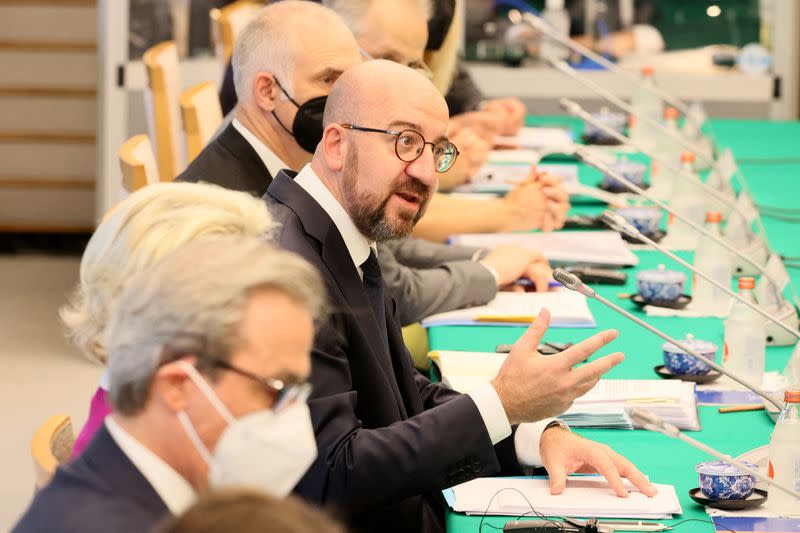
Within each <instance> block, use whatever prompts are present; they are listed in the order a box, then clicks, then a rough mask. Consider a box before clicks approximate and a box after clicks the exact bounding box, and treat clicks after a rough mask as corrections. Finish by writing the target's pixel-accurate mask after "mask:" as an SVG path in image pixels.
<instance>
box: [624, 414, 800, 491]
mask: <svg viewBox="0 0 800 533" xmlns="http://www.w3.org/2000/svg"><path fill="white" fill-rule="evenodd" d="M628 415H629V416H630V417H631V420H633V421H634V422H636V423H637V424H638V425H640V426H642V427H643V428H644V429H646V430H649V431H655V432H657V433H663V434H664V435H666V436H667V437H671V438H673V439H678V440H682V441H683V442H685V443H687V444H689V445H690V446H693V447H695V448H697V449H698V450H700V451H703V452H705V453H707V454H709V455H713V456H714V457H716V458H717V459H721V460H723V461H725V462H726V463H728V464H730V465H733V466H735V467H736V468H738V469H739V470H741V471H743V472H745V473H747V474H750V475H751V476H753V477H756V478H758V479H760V480H761V481H764V482H766V483H768V484H769V485H772V486H773V487H775V488H778V489H780V490H782V491H783V492H785V493H787V494H789V495H791V496H792V497H794V498H800V493H798V492H795V491H794V490H792V489H791V488H790V487H787V486H786V485H784V484H782V483H777V482H776V481H775V480H774V479H770V478H769V477H768V476H765V475H764V474H762V473H761V472H759V471H758V470H753V469H751V468H750V467H749V466H747V465H745V464H744V463H742V462H741V461H739V460H737V459H734V458H732V457H731V456H730V455H726V454H724V453H722V452H718V451H717V450H715V449H714V448H712V447H711V446H708V445H706V444H703V443H702V442H700V441H698V440H696V439H693V438H692V437H689V436H687V435H684V434H683V433H681V431H680V430H679V429H678V428H676V427H675V426H673V425H672V424H669V423H667V422H665V421H664V420H662V419H661V418H660V417H659V416H658V415H656V414H655V413H653V412H651V411H648V410H647V409H642V408H641V407H634V408H633V409H631V410H630V411H629V412H628Z"/></svg>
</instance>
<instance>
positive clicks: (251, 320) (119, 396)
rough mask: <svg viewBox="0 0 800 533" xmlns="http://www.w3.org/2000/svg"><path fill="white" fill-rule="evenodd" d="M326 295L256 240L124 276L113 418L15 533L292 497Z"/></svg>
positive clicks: (307, 459) (308, 447)
mask: <svg viewBox="0 0 800 533" xmlns="http://www.w3.org/2000/svg"><path fill="white" fill-rule="evenodd" d="M187 273H190V274H189V275H187ZM323 290H324V289H323V286H322V283H321V281H320V278H319V275H318V274H317V272H316V271H315V270H314V269H313V268H312V267H311V266H310V265H309V264H308V263H307V262H306V261H303V260H302V259H300V258H299V257H297V256H296V255H294V254H291V253H288V252H285V251H282V250H279V249H277V248H274V247H273V246H271V245H268V244H266V243H264V241H263V240H262V239H260V238H257V237H241V236H224V237H201V238H199V239H197V240H196V241H193V242H191V243H189V244H186V245H184V246H182V247H180V248H178V249H177V250H176V251H174V252H172V253H171V254H169V255H168V256H166V257H165V258H164V259H163V260H161V261H160V262H159V263H157V264H156V265H155V266H154V267H153V268H152V269H150V270H149V271H147V272H144V273H142V274H140V275H139V276H137V277H136V278H134V280H132V281H131V283H130V285H128V286H127V288H126V289H125V291H124V292H123V294H122V295H121V296H120V300H119V303H118V305H117V307H116V310H115V311H114V313H113V315H112V318H111V323H110V326H109V330H108V339H107V343H108V356H109V362H108V365H109V371H110V379H111V387H110V392H109V394H110V399H111V403H112V406H113V408H114V413H113V414H112V415H110V416H108V417H106V419H105V425H104V427H102V428H101V429H100V430H99V431H98V433H97V434H96V435H95V437H94V439H93V440H92V442H91V443H90V444H89V446H88V448H87V449H86V450H85V451H84V453H83V454H82V455H81V456H80V457H78V458H77V459H76V460H75V461H74V462H73V463H71V464H69V465H67V466H65V467H62V468H59V470H58V471H57V472H56V474H55V476H54V478H53V480H52V481H51V482H50V484H49V485H48V486H47V487H45V488H44V489H43V490H42V491H41V492H39V493H38V494H37V495H36V497H35V499H34V501H33V503H32V504H31V506H30V508H29V509H28V511H27V512H26V514H25V515H24V516H23V517H22V519H21V521H20V522H19V524H17V526H16V528H15V529H14V531H15V532H17V533H23V532H41V531H59V532H69V533H72V532H75V533H87V532H89V533H91V532H98V533H99V532H109V531H113V532H127V531H130V532H137V533H138V532H143V531H150V530H151V528H152V527H153V526H154V525H155V524H156V523H157V522H158V521H159V520H161V519H162V518H163V517H164V516H166V515H169V514H173V515H177V514H180V513H181V512H183V511H184V510H185V509H186V508H187V507H188V506H189V505H191V504H192V503H193V501H194V500H195V498H196V494H197V493H199V492H202V491H204V490H205V489H207V488H208V487H209V486H212V487H217V486H229V485H236V486H245V487H250V488H255V489H260V490H262V491H265V492H267V493H269V494H271V495H273V496H278V497H283V496H285V495H286V494H288V493H289V492H290V491H291V489H292V488H293V487H294V486H295V484H296V483H297V481H298V480H299V479H300V477H301V476H302V475H303V473H304V472H305V471H306V469H307V468H308V466H309V465H310V464H311V462H312V461H313V459H314V458H315V456H316V453H317V450H316V445H315V443H314V435H313V432H312V428H311V420H310V418H309V412H308V407H307V405H306V403H305V400H306V397H307V395H308V388H309V385H308V384H307V382H306V380H307V378H308V376H309V371H310V360H309V352H310V349H311V344H312V341H313V336H314V327H313V321H314V320H315V319H316V318H317V317H318V316H319V315H320V313H321V311H322V307H323V305H324V296H323Z"/></svg>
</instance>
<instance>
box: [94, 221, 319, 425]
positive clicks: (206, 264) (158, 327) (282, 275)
mask: <svg viewBox="0 0 800 533" xmlns="http://www.w3.org/2000/svg"><path fill="white" fill-rule="evenodd" d="M261 290H275V291H278V292H280V293H282V294H285V295H286V296H288V297H289V298H290V299H291V300H292V301H294V302H296V303H298V304H299V305H301V306H302V307H304V308H305V309H306V310H307V311H308V312H309V314H310V316H311V317H312V318H317V317H319V315H320V314H321V313H322V310H323V305H324V301H325V294H326V292H325V287H324V285H323V283H322V278H321V277H320V275H319V274H318V273H317V271H316V270H315V269H314V267H313V266H311V264H310V263H308V262H307V261H306V260H304V259H303V258H301V257H300V256H299V255H296V254H294V253H292V252H288V251H285V250H281V249H278V248H277V247H275V246H272V245H270V244H268V243H266V242H265V241H264V240H263V239H260V238H256V237H248V236H242V235H226V236H214V237H204V238H201V239H197V240H195V241H193V242H191V243H188V244H185V245H183V246H181V247H180V248H178V249H177V250H175V251H174V252H172V253H170V254H169V255H167V256H166V257H165V258H164V259H162V260H161V261H159V262H158V264H156V265H155V266H154V267H152V268H151V269H149V270H148V271H147V272H143V273H140V274H139V275H138V276H136V277H134V279H133V280H131V281H130V282H129V283H128V285H127V286H126V288H125V290H124V291H123V292H122V294H121V295H120V297H119V305H117V306H116V309H115V310H114V312H113V313H112V315H111V318H110V320H109V324H108V370H109V376H110V378H111V386H110V389H109V398H110V400H111V405H112V406H113V407H114V408H115V409H116V410H117V411H118V412H120V413H123V414H126V415H133V414H136V413H137V412H139V411H141V409H142V408H144V406H145V405H146V403H147V399H148V396H149V390H150V384H151V382H152V378H153V375H154V374H155V373H156V371H157V370H158V368H159V367H160V366H161V365H163V364H164V363H168V362H171V361H174V360H176V359H177V358H180V357H182V356H183V355H186V354H192V355H196V356H197V357H198V368H203V367H204V366H208V362H209V361H208V359H209V358H210V357H214V358H217V359H222V360H227V359H229V358H230V356H231V355H232V352H233V351H234V350H235V349H236V348H237V347H238V346H240V345H241V344H242V342H246V339H242V338H241V337H239V333H240V332H239V327H240V324H241V323H242V321H243V319H244V316H245V309H246V307H247V304H248V301H249V300H250V298H251V297H252V296H253V294H255V293H257V292H258V291H261ZM263 327H264V328H265V329H267V330H268V329H269V328H270V324H264V325H263ZM204 356H205V357H204Z"/></svg>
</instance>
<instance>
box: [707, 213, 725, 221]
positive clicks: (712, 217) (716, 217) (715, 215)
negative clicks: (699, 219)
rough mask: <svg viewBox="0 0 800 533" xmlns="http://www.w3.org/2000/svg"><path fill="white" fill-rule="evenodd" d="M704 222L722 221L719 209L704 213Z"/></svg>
mask: <svg viewBox="0 0 800 533" xmlns="http://www.w3.org/2000/svg"><path fill="white" fill-rule="evenodd" d="M706 222H715V223H720V222H722V213H720V212H719V211H709V212H708V213H706Z"/></svg>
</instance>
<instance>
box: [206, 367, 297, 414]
mask: <svg viewBox="0 0 800 533" xmlns="http://www.w3.org/2000/svg"><path fill="white" fill-rule="evenodd" d="M205 362H207V363H209V364H210V365H211V366H212V367H215V368H221V369H223V370H228V371H230V372H233V373H234V374H239V375H240V376H243V377H246V378H248V379H251V380H253V381H255V382H256V383H258V384H259V385H261V386H263V387H264V388H266V389H268V390H269V391H270V392H272V393H273V394H274V395H275V404H274V405H273V406H272V410H273V411H275V412H278V411H280V410H281V409H282V408H283V407H285V406H287V405H290V404H293V403H295V402H298V401H302V402H305V401H306V400H308V397H309V396H310V395H311V388H312V387H311V383H309V382H307V381H306V382H303V383H284V382H283V381H281V380H279V379H276V378H270V377H266V376H259V375H257V374H254V373H252V372H250V371H248V370H245V369H243V368H239V367H238V366H235V365H232V364H231V363H229V362H227V361H223V360H222V359H217V358H213V357H211V358H205Z"/></svg>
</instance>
